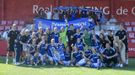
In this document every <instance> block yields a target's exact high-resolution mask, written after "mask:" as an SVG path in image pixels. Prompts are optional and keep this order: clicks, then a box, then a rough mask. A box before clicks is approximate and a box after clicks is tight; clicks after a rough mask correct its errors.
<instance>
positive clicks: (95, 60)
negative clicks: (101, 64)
mask: <svg viewBox="0 0 135 75" xmlns="http://www.w3.org/2000/svg"><path fill="white" fill-rule="evenodd" d="M89 59H90V61H91V62H92V63H97V62H98V59H100V56H99V55H97V54H95V53H93V54H92V55H91V56H90V57H89Z"/></svg>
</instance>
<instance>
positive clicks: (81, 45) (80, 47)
mask: <svg viewBox="0 0 135 75" xmlns="http://www.w3.org/2000/svg"><path fill="white" fill-rule="evenodd" d="M75 46H77V48H78V49H79V50H82V51H83V50H84V44H83V43H82V42H80V43H75Z"/></svg>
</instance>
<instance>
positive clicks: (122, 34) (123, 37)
mask: <svg viewBox="0 0 135 75" xmlns="http://www.w3.org/2000/svg"><path fill="white" fill-rule="evenodd" d="M115 35H116V36H118V37H119V39H120V40H121V41H122V42H123V43H124V44H125V47H126V50H125V52H126V54H125V56H126V61H125V62H124V63H125V64H126V65H128V42H127V32H126V31H125V29H124V27H123V25H120V30H118V31H117V32H116V34H115Z"/></svg>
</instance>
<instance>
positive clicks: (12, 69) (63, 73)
mask: <svg viewBox="0 0 135 75" xmlns="http://www.w3.org/2000/svg"><path fill="white" fill-rule="evenodd" d="M4 62H5V59H4V58H3V57H0V75H135V58H130V59H129V65H128V66H126V67H124V68H102V69H100V70H97V69H92V68H87V67H64V66H37V67H29V66H26V65H22V66H15V65H13V64H11V63H10V64H8V65H7V64H5V63H4ZM10 62H11V61H10Z"/></svg>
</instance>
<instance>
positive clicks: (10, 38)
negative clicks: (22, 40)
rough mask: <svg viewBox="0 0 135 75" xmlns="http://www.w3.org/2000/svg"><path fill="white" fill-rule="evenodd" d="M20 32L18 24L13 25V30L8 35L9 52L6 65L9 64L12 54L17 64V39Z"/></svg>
mask: <svg viewBox="0 0 135 75" xmlns="http://www.w3.org/2000/svg"><path fill="white" fill-rule="evenodd" d="M18 34H19V31H18V30H17V29H16V24H13V25H12V29H11V30H10V31H9V33H8V51H7V55H6V64H8V58H9V53H12V58H13V63H15V61H16V60H15V50H14V45H15V39H16V38H17V36H18Z"/></svg>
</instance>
